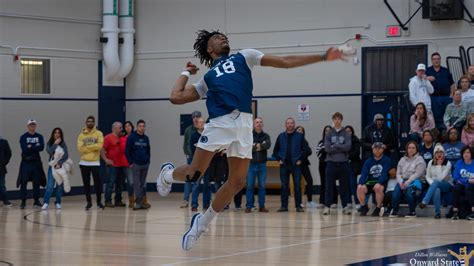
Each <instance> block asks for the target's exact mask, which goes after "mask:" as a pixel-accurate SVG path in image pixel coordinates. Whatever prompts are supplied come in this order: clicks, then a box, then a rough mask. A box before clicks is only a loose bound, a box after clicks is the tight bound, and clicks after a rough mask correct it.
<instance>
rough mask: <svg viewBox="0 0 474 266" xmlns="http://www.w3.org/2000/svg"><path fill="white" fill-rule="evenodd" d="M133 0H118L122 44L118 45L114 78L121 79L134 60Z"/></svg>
mask: <svg viewBox="0 0 474 266" xmlns="http://www.w3.org/2000/svg"><path fill="white" fill-rule="evenodd" d="M133 3H134V1H133V0H120V7H119V14H120V15H119V25H120V34H121V36H122V38H123V44H122V45H121V46H120V68H119V70H118V71H117V74H116V75H115V79H123V78H125V77H126V76H128V74H130V71H132V67H133V60H134V49H133V48H134V34H135V29H134V24H133V19H134V15H133V14H134V9H133Z"/></svg>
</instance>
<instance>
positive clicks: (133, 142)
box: [125, 119, 151, 210]
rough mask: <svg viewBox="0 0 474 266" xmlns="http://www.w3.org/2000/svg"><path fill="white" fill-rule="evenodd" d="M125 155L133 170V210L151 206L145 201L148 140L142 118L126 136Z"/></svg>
mask: <svg viewBox="0 0 474 266" xmlns="http://www.w3.org/2000/svg"><path fill="white" fill-rule="evenodd" d="M125 155H126V156H127V160H128V162H129V163H130V165H131V167H132V172H133V193H134V194H135V206H134V207H133V210H140V209H148V208H150V207H151V206H150V205H149V204H148V202H147V201H146V176H147V174H148V167H149V166H150V140H149V139H148V136H147V135H145V121H144V120H141V119H140V120H138V122H137V130H136V131H135V132H133V133H132V134H131V135H130V136H129V137H128V139H127V145H126V147H125ZM145 203H146V204H145Z"/></svg>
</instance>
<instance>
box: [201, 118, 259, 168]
mask: <svg viewBox="0 0 474 266" xmlns="http://www.w3.org/2000/svg"><path fill="white" fill-rule="evenodd" d="M252 128H253V118H252V114H249V113H241V112H239V111H238V110H236V111H233V112H232V113H230V114H226V115H223V116H219V117H216V118H214V119H211V120H210V121H209V123H207V124H206V125H204V131H203V132H202V134H201V137H200V138H199V141H198V144H197V147H199V148H201V149H204V150H206V151H212V152H217V151H222V150H227V152H226V153H227V157H238V158H248V159H252V145H253V134H252Z"/></svg>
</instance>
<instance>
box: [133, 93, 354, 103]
mask: <svg viewBox="0 0 474 266" xmlns="http://www.w3.org/2000/svg"><path fill="white" fill-rule="evenodd" d="M358 96H362V94H361V93H343V94H303V95H262V96H253V99H277V98H324V97H358ZM168 100H169V98H136V99H127V100H126V101H127V102H152V101H168Z"/></svg>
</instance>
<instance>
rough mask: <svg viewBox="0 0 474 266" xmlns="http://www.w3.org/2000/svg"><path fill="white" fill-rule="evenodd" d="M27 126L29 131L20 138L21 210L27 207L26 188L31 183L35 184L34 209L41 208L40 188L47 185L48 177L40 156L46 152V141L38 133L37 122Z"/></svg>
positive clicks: (29, 123) (29, 122)
mask: <svg viewBox="0 0 474 266" xmlns="http://www.w3.org/2000/svg"><path fill="white" fill-rule="evenodd" d="M26 125H27V127H28V131H27V132H26V133H25V134H23V135H21V137H20V146H21V163H20V171H19V174H18V180H17V182H16V185H17V187H18V186H20V185H21V188H20V197H21V205H20V208H21V209H24V208H25V207H26V195H27V192H26V188H27V185H28V182H29V181H32V182H33V198H34V200H35V202H34V204H33V207H34V208H41V202H40V200H39V197H40V186H45V185H46V176H45V174H44V170H43V163H42V162H41V156H40V152H41V151H43V150H44V139H43V136H42V135H41V134H39V133H37V132H36V120H33V119H30V120H28V122H27V124H26Z"/></svg>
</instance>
